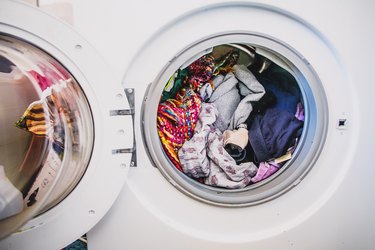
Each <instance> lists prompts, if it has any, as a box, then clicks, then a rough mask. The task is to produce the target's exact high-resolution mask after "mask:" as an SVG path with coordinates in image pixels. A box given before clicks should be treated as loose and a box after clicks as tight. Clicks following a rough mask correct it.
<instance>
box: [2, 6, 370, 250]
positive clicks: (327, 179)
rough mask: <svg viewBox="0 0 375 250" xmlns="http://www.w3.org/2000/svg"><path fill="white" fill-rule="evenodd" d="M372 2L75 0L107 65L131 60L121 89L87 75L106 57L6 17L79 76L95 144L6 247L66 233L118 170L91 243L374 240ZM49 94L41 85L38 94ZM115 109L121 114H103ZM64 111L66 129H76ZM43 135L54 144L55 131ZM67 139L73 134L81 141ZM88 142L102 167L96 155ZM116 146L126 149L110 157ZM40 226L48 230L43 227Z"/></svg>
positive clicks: (120, 66) (263, 244)
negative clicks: (65, 182)
mask: <svg viewBox="0 0 375 250" xmlns="http://www.w3.org/2000/svg"><path fill="white" fill-rule="evenodd" d="M371 7H373V4H372V3H369V2H365V1H364V2H362V3H356V2H354V1H352V2H346V3H342V2H338V1H337V2H330V3H326V2H323V1H321V2H316V1H314V2H310V3H299V2H297V1H285V2H278V1H272V0H269V1H253V2H232V1H229V2H221V1H189V2H184V3H174V2H173V1H167V0H165V1H158V2H154V3H151V2H149V3H145V2H121V3H120V2H118V1H105V2H104V1H103V2H90V1H76V2H74V11H75V28H76V29H77V30H78V31H79V32H80V33H82V34H83V35H84V36H85V37H86V38H87V39H88V40H89V41H90V43H91V44H93V45H94V47H95V48H96V49H97V50H98V51H99V52H100V54H102V55H103V58H104V59H103V60H106V61H107V62H108V63H109V65H110V67H111V69H112V70H113V71H114V75H118V74H121V73H124V77H123V82H122V89H121V88H119V86H117V85H116V83H113V84H106V85H104V86H106V87H109V86H114V87H113V88H114V89H115V88H118V89H117V90H118V91H110V90H108V89H106V88H104V87H103V85H100V84H99V83H98V84H96V83H95V82H96V81H95V80H93V79H92V78H89V77H88V76H86V78H85V77H83V74H84V73H85V74H88V75H90V74H95V76H98V77H100V78H99V79H101V80H106V79H107V78H106V77H110V76H108V75H105V74H104V73H103V72H104V70H103V69H102V68H101V67H99V68H101V69H97V70H95V71H93V72H92V71H90V70H87V73H86V72H84V70H83V69H84V68H85V67H89V65H90V67H94V66H92V65H91V64H92V62H94V60H90V59H91V54H90V56H89V55H87V54H85V55H82V54H80V55H81V56H82V57H83V58H85V59H82V58H81V60H88V61H90V64H81V63H79V62H81V61H80V60H79V58H77V57H79V56H77V55H76V54H75V53H81V52H82V51H84V49H85V48H86V47H88V45H87V44H86V43H83V42H82V43H81V42H79V43H78V42H76V40H75V39H67V40H63V41H62V40H56V37H55V36H57V34H54V33H55V32H56V29H46V30H48V31H49V32H47V34H49V36H48V35H42V33H41V32H37V31H38V30H39V29H38V28H33V29H32V30H31V31H32V32H31V31H29V32H31V33H33V34H39V37H43V38H44V40H43V41H44V43H41V42H40V44H39V43H38V42H37V40H38V39H36V38H32V37H33V36H27V37H26V36H25V37H23V36H21V35H19V34H18V33H15V34H13V33H11V32H6V31H7V29H10V28H4V30H5V31H4V33H5V35H7V34H8V36H11V37H12V39H13V37H16V39H17V38H18V40H17V41H18V43H21V44H22V41H24V40H26V41H28V44H31V45H32V46H33V48H34V49H35V47H36V48H38V49H39V50H42V52H44V53H46V54H48V55H50V56H51V57H52V58H53V60H55V61H56V62H59V64H58V65H60V66H61V67H62V68H63V69H65V71H67V72H69V74H70V75H68V77H67V76H64V77H65V78H62V81H63V82H64V80H65V81H66V80H67V79H70V78H72V79H74V82H75V83H76V84H75V86H76V89H78V90H79V91H78V95H81V96H84V98H83V100H85V101H84V102H83V107H82V109H80V110H79V112H78V114H81V113H83V112H84V111H82V110H84V109H85V107H86V109H88V108H87V106H88V107H89V109H90V110H91V113H90V112H86V113H89V114H91V117H90V115H88V116H86V118H84V119H86V120H84V121H85V122H86V124H87V123H88V124H90V123H92V124H94V126H93V132H92V134H93V135H94V139H92V141H93V142H92V145H93V146H92V147H93V150H92V151H91V158H90V160H89V162H88V164H87V163H86V164H82V165H85V166H87V169H86V170H85V171H82V172H85V173H84V174H79V175H80V176H81V177H77V176H76V175H74V176H75V177H76V178H77V179H79V178H80V179H81V180H80V181H79V180H77V179H76V180H75V182H77V183H78V184H76V185H70V186H75V188H73V187H71V188H70V189H67V188H66V187H67V186H68V185H67V186H65V188H64V189H67V190H66V192H64V193H69V195H64V196H65V198H64V199H61V198H60V199H58V200H57V202H53V200H54V199H53V198H49V199H47V201H46V203H44V204H45V205H44V206H41V209H38V210H39V211H38V212H36V213H37V214H39V215H38V216H36V217H34V219H32V220H31V221H30V222H29V223H28V224H26V226H24V227H23V228H24V229H23V230H22V229H21V231H20V232H18V233H16V234H13V235H11V236H9V237H8V238H5V239H4V240H3V241H1V244H2V245H1V246H2V247H3V246H4V248H5V247H7V248H10V249H12V248H11V247H13V249H19V248H26V246H27V245H29V244H30V241H31V242H32V241H33V240H34V241H35V239H37V240H36V241H38V243H34V244H40V245H38V246H40V247H44V248H48V247H49V246H52V245H48V243H50V244H52V243H51V242H55V241H57V242H59V243H61V244H56V247H58V246H62V245H63V243H62V239H63V238H64V239H67V238H68V234H70V236H72V234H73V233H72V232H69V230H68V228H70V227H69V226H70V225H72V224H73V222H72V221H76V222H75V223H79V222H77V221H80V222H81V225H80V226H82V227H81V229H79V230H76V231H78V233H81V234H82V233H84V231H82V230H84V229H88V228H89V226H83V225H87V224H89V223H88V222H87V221H88V220H89V219H90V218H92V217H90V216H92V215H94V217H95V216H96V215H98V213H97V210H98V209H99V208H96V207H94V206H93V207H90V206H89V205H86V206H84V208H82V209H81V206H77V205H76V206H73V205H72V204H73V203H74V202H73V201H72V200H73V199H74V198H77V199H75V200H74V201H76V202H81V201H80V200H79V199H86V195H87V197H88V198H87V201H88V202H87V203H90V202H91V204H94V203H95V202H97V203H95V204H102V205H103V206H105V208H108V207H109V206H110V202H109V201H106V200H103V199H104V197H107V196H106V195H107V193H109V190H105V188H106V185H107V184H108V185H111V183H110V181H109V179H110V178H106V179H105V177H108V176H104V175H103V174H104V173H107V172H109V171H112V170H113V172H111V173H113V176H111V178H116V179H117V180H120V179H121V180H124V179H125V180H124V181H125V185H124V187H123V189H122V191H121V193H120V195H119V196H118V199H117V200H116V202H115V203H114V205H113V206H112V208H111V209H110V210H109V212H108V214H107V215H106V216H105V217H104V218H103V219H101V220H100V222H99V223H98V224H97V225H96V226H95V227H94V228H93V229H92V230H91V231H89V232H88V247H89V249H106V248H110V249H149V248H155V249H159V248H166V249H192V248H195V249H227V248H232V249H249V248H256V249H274V248H281V249H288V248H299V249H317V248H318V249H353V248H360V249H370V248H371V246H372V238H373V236H374V232H375V230H374V220H375V217H374V216H373V215H372V210H373V209H374V204H375V201H374V198H373V197H374V195H373V190H372V188H371V177H372V176H373V174H374V170H373V168H371V163H369V162H371V160H370V156H371V149H370V142H371V141H372V139H374V134H373V133H372V131H371V123H372V120H373V118H372V116H371V108H370V107H371V99H372V98H371V97H372V90H373V86H372V85H371V79H372V77H371V75H370V72H371V60H372V58H373V56H374V52H373V51H372V50H371V45H372V44H373V42H374V38H375V37H374V35H373V33H372V32H371V25H370V24H371V23H372V22H373V17H372V15H371V11H370V10H371V9H372V8H371ZM4 13H9V12H4ZM2 16H3V15H2ZM4 16H7V15H4ZM8 16H11V15H10V14H8ZM39 16H41V15H39ZM99 17H100V18H99ZM8 18H10V17H8ZM35 18H37V17H35ZM38 18H41V17H38ZM13 19H15V18H14V16H13ZM13 22H14V23H13ZM39 23H40V21H39ZM16 24H17V25H18V26H17V25H16ZM12 25H13V26H12V27H14V26H15V25H16V27H26V26H27V27H28V25H31V24H28V25H26V24H22V22H21V21H18V22H17V21H16V20H12ZM23 25H25V26H23ZM5 26H6V25H5ZM8 26H10V25H8ZM39 28H40V29H42V30H44V27H43V28H42V27H39ZM12 29H14V28H12ZM24 29H26V28H24ZM2 32H3V30H2ZM66 32H67V31H66ZM9 34H12V35H9ZM17 34H18V36H17ZM53 35H55V36H53ZM34 36H35V35H34ZM66 37H69V38H70V37H73V35H72V34H70V33H69V34H66ZM33 39H34V40H33ZM8 40H11V38H8ZM62 43H64V44H65V43H66V44H65V45H66V46H67V44H71V45H70V47H69V46H68V48H70V49H68V48H66V47H64V44H62ZM47 44H49V46H47ZM51 44H54V45H51ZM77 45H79V46H77ZM25 46H26V45H24V46H23V47H25ZM27 46H30V45H27ZM51 47H52V48H55V49H52V48H51ZM57 48H60V51H59V50H58V49H57ZM73 48H74V49H73ZM39 50H38V51H39ZM62 52H64V53H63V54H64V55H65V57H64V56H62V55H61V54H60V53H62ZM70 52H71V54H70ZM39 54H40V51H39ZM44 57H46V56H45V55H44ZM68 58H69V59H70V60H68ZM88 58H90V59H88ZM8 60H10V58H8ZM10 61H12V60H10ZM13 61H15V60H13ZM13 61H12V62H13ZM13 64H15V65H16V63H13ZM19 64H20V63H19ZM23 64H25V63H23ZM23 64H22V65H23ZM20 65H21V64H20ZM54 65H56V63H54ZM61 67H59V68H61ZM9 68H11V66H9ZM18 68H22V69H24V66H18ZM12 69H13V68H12ZM26 69H28V68H26ZM79 69H80V70H79ZM95 69H96V68H95ZM40 70H42V69H40ZM60 70H61V69H60ZM59 72H60V71H59ZM90 72H91V73H90ZM105 72H106V71H105ZM41 73H43V72H41ZM28 74H29V73H25V75H26V76H29V75H28ZM59 75H61V73H59ZM61 77H63V76H61ZM29 79H32V78H31V77H29ZM59 80H60V78H59ZM89 80H90V81H89ZM59 83H60V81H59ZM32 86H36V85H35V83H34V85H32ZM56 86H60V84H56ZM33 88H36V89H37V90H38V87H33ZM55 88H58V87H53V86H52V87H51V88H50V89H51V91H52V90H54V89H55ZM124 90H125V91H124ZM106 91H107V92H106ZM20 93H23V92H20ZM104 93H107V95H106V96H103V97H102V95H104ZM47 94H48V93H47ZM47 94H43V91H42V93H41V94H37V96H38V98H39V99H41V100H42V101H43V100H45V99H46V97H44V95H47ZM20 95H21V94H20ZM47 96H48V95H47ZM75 97H77V96H75ZM43 98H44V99H43ZM74 99H75V100H76V99H82V98H74ZM129 101H130V104H129ZM133 101H134V102H133ZM27 103H28V102H27ZM78 103H79V104H82V103H81V102H78ZM84 103H86V104H84ZM118 103H121V105H123V106H121V105H120V104H118ZM72 105H73V106H74V107H75V106H76V105H78V104H72ZM85 105H86V106H85ZM92 105H94V106H95V105H96V106H95V107H97V109H95V108H93V107H91V106H92ZM80 107H81V106H80ZM24 108H26V110H32V109H30V108H29V106H27V105H25V107H22V108H21V109H22V110H23V109H24ZM63 110H64V109H63ZM45 112H46V111H45ZM55 113H56V112H55ZM99 114H102V116H100V117H99V118H98V119H96V120H95V118H96V117H97V116H98V115H99ZM106 116H107V117H106ZM22 117H24V115H22V114H21V117H20V118H22ZM51 117H54V116H51ZM79 117H81V116H79ZM132 118H134V120H132ZM18 119H19V117H18V116H17V119H16V121H18ZM48 119H50V118H48ZM48 119H47V120H48ZM90 119H91V120H90ZM111 119H113V121H114V120H116V121H114V122H113V125H112V126H111V127H110V125H108V124H106V123H107V121H108V122H110V121H111ZM50 120H51V119H50ZM132 122H134V132H133V129H132V128H131V127H129V124H132ZM70 123H71V122H66V123H65V125H64V126H65V127H66V128H67V129H66V130H68V129H69V128H73V131H75V127H74V126H72V125H70ZM96 123H98V124H99V125H98V126H99V128H102V129H101V130H96V129H97V128H98V127H97V125H96ZM79 124H81V123H79ZM285 124H287V126H282V125H285ZM100 126H103V127H100ZM104 126H108V127H104ZM62 127H63V126H62ZM65 127H64V128H65ZM85 127H86V125H85ZM78 128H79V127H78V122H77V129H78ZM17 129H19V128H17ZM56 129H60V127H57V128H56ZM56 129H55V130H56ZM55 130H53V134H56V131H55ZM17 131H18V130H17ZM37 131H38V130H37ZM64 131H65V130H64ZM70 131H71V130H70ZM21 132H24V131H21ZM28 132H29V133H30V131H28ZM85 133H90V131H85ZM71 134H72V135H73V136H72V138H74V133H71ZM133 134H134V137H133ZM28 135H29V134H28ZM58 135H59V134H58V133H57V135H56V136H58ZM34 136H35V135H32V137H34ZM42 136H44V137H42V138H43V139H44V140H45V141H46V142H45V143H47V142H48V143H49V144H47V145H52V146H53V145H54V143H55V141H57V142H58V140H55V137H53V136H46V135H42ZM110 136H111V137H110ZM87 137H88V138H90V136H87ZM97 137H98V138H101V140H99V141H98V139H97ZM58 138H59V137H57V139H58ZM64 138H68V137H67V136H65V137H64ZM81 138H82V137H81ZM133 138H134V140H133ZM82 140H84V141H85V143H84V145H85V146H86V147H87V146H88V145H90V143H87V141H88V142H90V140H85V139H81V141H82ZM20 141H22V140H21V139H20ZM68 142H69V139H65V141H64V145H66V148H69V145H72V148H74V147H73V146H74V144H68ZM135 142H136V143H135ZM112 143H114V144H112ZM117 143H119V144H117ZM55 144H56V143H55ZM105 145H106V148H108V149H109V150H105V149H104V146H105ZM107 146H108V147H107ZM88 147H90V146H88ZM95 147H97V148H95ZM98 147H100V149H101V150H99V151H95V149H98ZM57 149H58V148H57ZM279 149H280V150H279ZM46 152H52V153H53V152H56V147H55V148H53V147H52V149H51V150H50V151H48V150H46ZM63 152H64V155H63V156H64V157H68V155H69V153H66V154H65V148H64V151H63ZM79 152H81V151H79ZM95 152H96V153H97V154H96V155H98V156H97V157H99V158H100V159H101V160H102V162H105V166H106V167H105V168H103V166H102V164H101V163H100V161H99V162H98V161H95V160H94V156H95V154H94V153H95ZM105 154H107V155H105ZM117 157H124V158H122V159H126V160H119V161H118V162H117V161H115V160H113V161H110V160H109V159H117ZM24 158H25V157H22V159H24ZM79 158H80V159H81V158H82V159H83V158H84V157H79ZM107 158H108V159H107ZM45 159H46V158H42V160H44V161H46V160H45ZM47 159H48V158H47ZM63 159H64V158H63ZM65 159H68V160H71V159H72V158H65ZM73 159H74V158H73ZM68 160H65V161H68ZM2 164H3V163H2ZM3 165H5V163H4V164H3ZM130 166H133V167H130ZM119 168H120V169H121V170H119ZM98 169H104V170H101V171H99V170H98ZM116 171H118V172H116ZM121 171H122V172H121ZM98 172H100V173H98ZM38 173H39V172H38ZM61 173H62V174H63V172H61ZM90 173H91V174H90ZM94 173H95V174H98V175H95V176H97V178H94V177H93V175H94ZM6 174H7V176H8V175H9V178H8V179H9V180H10V181H13V180H12V179H11V176H10V174H8V173H7V172H6ZM107 174H109V173H107ZM116 174H117V176H116ZM62 176H63V175H62ZM99 176H100V178H99ZM101 178H103V179H101ZM36 179H37V176H36ZM69 180H71V178H69ZM13 182H14V181H13ZM120 182H121V181H118V183H119V184H118V187H119V186H121V184H120ZM34 183H35V181H34ZM98 183H100V186H95V185H98ZM14 186H16V188H17V187H18V186H17V183H15V184H14ZM57 186H58V183H57V184H56V187H57ZM94 186H95V187H94ZM92 188H95V190H94V189H92ZM19 189H21V188H19ZM81 190H85V191H86V192H85V193H84V195H82V194H81ZM54 192H57V191H54ZM82 192H83V191H82ZM115 193H116V192H113V193H111V195H112V196H111V197H113V198H114V197H115ZM30 196H31V195H30ZM30 196H27V197H30ZM49 197H54V196H53V192H52V191H51V196H49ZM55 197H56V196H55ZM78 197H79V198H78ZM102 197H103V199H102ZM113 198H112V199H111V200H113ZM89 201H90V202H89ZM55 204H57V205H55ZM65 204H69V205H70V206H69V205H65ZM84 204H86V203H84ZM68 206H69V207H71V208H74V211H82V213H80V214H79V216H78V215H77V216H76V217H74V216H73V215H69V216H71V217H64V218H60V217H62V216H60V213H61V214H63V215H65V216H68V214H70V213H72V211H69V208H68ZM103 210H105V209H103ZM103 213H104V211H103ZM16 216H17V215H16ZM98 216H99V217H100V216H101V214H100V215H98ZM10 218H13V217H8V219H10ZM14 218H15V217H14ZM66 218H68V219H66ZM42 219H44V221H47V222H44V221H43V220H42ZM95 219H96V221H97V220H99V218H98V217H96V218H95ZM39 221H41V222H39ZM96 221H95V222H96ZM32 222H33V223H34V224H30V223H32ZM38 222H39V224H38ZM93 224H94V222H92V224H90V225H93ZM27 225H30V226H27ZM57 227H58V229H57ZM77 227H78V226H77ZM47 230H50V231H51V232H53V234H54V238H52V237H51V239H48V241H47V240H46V241H45V240H44V239H43V238H42V237H43V236H44V234H45V232H46V231H47ZM52 230H55V231H52ZM72 231H73V230H72ZM42 235H43V236H42ZM78 235H79V234H77V235H75V236H78ZM72 239H73V238H71V240H72ZM51 248H53V247H51Z"/></svg>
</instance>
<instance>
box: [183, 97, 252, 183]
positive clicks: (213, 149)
mask: <svg viewBox="0 0 375 250" xmlns="http://www.w3.org/2000/svg"><path fill="white" fill-rule="evenodd" d="M218 114H219V112H218V110H217V109H216V107H215V104H212V103H202V109H201V113H200V115H199V120H198V121H197V124H196V127H195V131H194V136H193V137H192V138H191V139H190V140H188V141H186V142H185V143H184V145H183V146H182V147H181V149H180V150H179V151H178V157H179V159H180V163H181V166H182V169H183V172H184V173H185V174H186V175H188V176H190V177H194V178H202V177H203V178H204V183H205V184H207V185H211V186H218V187H225V188H230V189H235V188H243V187H245V186H247V185H248V184H249V183H250V181H251V177H252V176H255V174H256V172H257V167H256V166H255V164H254V163H252V162H246V163H242V164H240V165H237V164H236V162H235V160H234V159H233V158H232V157H231V156H230V155H229V154H228V152H227V151H226V150H225V149H224V144H223V135H222V133H221V132H220V131H219V130H218V129H217V128H215V127H214V126H213V123H214V122H215V121H216V118H217V117H218Z"/></svg>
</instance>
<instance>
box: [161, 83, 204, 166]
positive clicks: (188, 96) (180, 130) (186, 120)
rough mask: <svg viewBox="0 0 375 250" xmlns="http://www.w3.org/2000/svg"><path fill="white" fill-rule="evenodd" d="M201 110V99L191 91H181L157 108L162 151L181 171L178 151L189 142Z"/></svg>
mask: <svg viewBox="0 0 375 250" xmlns="http://www.w3.org/2000/svg"><path fill="white" fill-rule="evenodd" d="M200 108H201V98H200V96H199V94H197V93H195V92H194V91H193V90H192V89H186V88H183V89H181V90H180V91H179V92H178V93H177V95H176V98H175V99H168V100H166V101H165V102H162V103H160V104H159V106H158V112H157V129H158V134H159V137H160V141H161V143H162V145H163V148H164V151H165V153H166V154H167V156H168V157H169V159H170V160H171V161H172V163H173V164H174V165H175V166H176V168H177V169H179V170H181V171H182V168H181V166H180V161H179V159H178V156H177V152H178V150H179V149H180V148H181V147H182V145H183V144H184V142H185V141H186V140H189V139H190V138H191V137H192V136H193V134H194V129H195V123H196V122H197V120H198V117H199V112H200Z"/></svg>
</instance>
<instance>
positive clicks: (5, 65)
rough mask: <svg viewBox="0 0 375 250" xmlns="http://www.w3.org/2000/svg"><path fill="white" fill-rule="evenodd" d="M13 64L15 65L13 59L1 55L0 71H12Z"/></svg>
mask: <svg viewBox="0 0 375 250" xmlns="http://www.w3.org/2000/svg"><path fill="white" fill-rule="evenodd" d="M11 66H14V64H13V63H12V62H11V61H9V60H8V59H7V58H5V57H3V56H0V72H3V73H10V72H11V71H12V68H11Z"/></svg>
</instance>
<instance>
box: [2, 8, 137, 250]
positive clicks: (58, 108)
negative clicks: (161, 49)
mask: <svg viewBox="0 0 375 250" xmlns="http://www.w3.org/2000/svg"><path fill="white" fill-rule="evenodd" d="M0 5H1V7H0V98H1V101H0V124H1V127H0V131H1V132H0V239H1V240H0V248H1V249H26V248H31V249H51V248H54V249H58V248H62V247H64V246H65V245H67V244H69V243H70V242H72V241H73V240H75V239H77V238H78V237H80V236H81V235H83V234H84V233H85V232H87V231H88V230H89V229H90V228H92V227H93V226H94V225H95V224H96V223H97V222H98V221H99V220H100V219H101V218H102V216H103V215H104V214H105V213H106V212H107V210H108V209H109V207H110V206H111V205H112V203H113V202H114V200H115V198H116V197H117V195H118V193H119V191H120V189H121V188H122V184H123V182H124V177H125V175H126V170H127V166H131V165H135V158H134V150H133V148H134V143H133V123H132V114H133V104H132V102H133V101H134V97H133V91H132V89H127V90H126V91H124V89H122V88H121V85H120V84H118V85H113V86H112V85H111V84H113V80H112V76H111V74H110V72H109V71H108V69H107V67H106V65H105V64H104V63H103V60H102V59H101V58H100V57H99V56H98V55H97V53H96V51H95V50H94V49H93V48H92V47H91V46H90V45H89V44H88V43H87V42H85V41H84V40H83V39H82V38H81V37H80V36H79V35H77V34H76V33H75V32H74V31H73V30H71V29H70V28H69V27H68V26H66V25H65V24H63V23H62V22H60V21H58V20H55V19H54V18H52V17H50V16H48V15H47V14H45V13H43V12H41V11H40V10H38V9H36V8H33V7H31V6H28V5H26V4H24V3H20V2H12V1H2V2H1V4H0ZM15 13H17V15H15Z"/></svg>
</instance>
